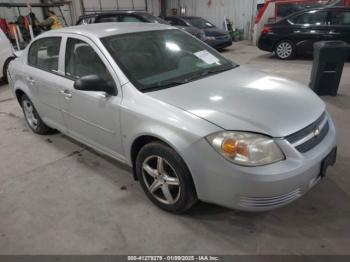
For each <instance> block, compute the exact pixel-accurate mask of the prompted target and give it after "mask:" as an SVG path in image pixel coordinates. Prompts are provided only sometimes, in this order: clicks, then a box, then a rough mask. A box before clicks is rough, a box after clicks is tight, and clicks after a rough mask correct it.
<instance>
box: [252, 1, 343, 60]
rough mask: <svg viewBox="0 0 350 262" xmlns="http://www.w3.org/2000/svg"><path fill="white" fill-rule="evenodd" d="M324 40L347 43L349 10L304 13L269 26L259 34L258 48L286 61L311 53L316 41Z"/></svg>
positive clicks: (334, 8)
mask: <svg viewBox="0 0 350 262" xmlns="http://www.w3.org/2000/svg"><path fill="white" fill-rule="evenodd" d="M327 40H343V41H345V42H347V43H349V44H350V8H344V7H327V8H317V9H312V10H305V11H301V12H297V13H295V14H292V15H290V16H288V17H286V18H284V19H282V20H280V21H278V22H277V23H274V24H268V25H266V26H265V27H264V28H263V30H262V32H261V37H260V40H259V43H258V47H259V48H260V49H261V50H264V51H268V52H275V55H276V56H277V57H278V58H280V59H283V60H285V59H291V58H293V57H295V56H296V55H301V54H303V55H305V54H312V52H313V45H314V43H315V42H318V41H327Z"/></svg>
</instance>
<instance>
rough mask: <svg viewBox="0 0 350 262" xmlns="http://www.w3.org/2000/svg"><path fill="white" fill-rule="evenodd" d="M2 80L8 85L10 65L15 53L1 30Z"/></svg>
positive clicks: (0, 70) (0, 76) (0, 66)
mask: <svg viewBox="0 0 350 262" xmlns="http://www.w3.org/2000/svg"><path fill="white" fill-rule="evenodd" d="M0 46H1V48H0V79H3V81H4V82H5V83H7V73H6V72H7V68H8V65H9V63H10V62H11V60H12V59H13V57H14V51H13V48H12V45H11V43H10V41H9V39H8V38H7V36H6V35H5V33H4V32H3V31H2V30H1V29H0Z"/></svg>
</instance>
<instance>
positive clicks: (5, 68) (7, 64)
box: [2, 57, 15, 84]
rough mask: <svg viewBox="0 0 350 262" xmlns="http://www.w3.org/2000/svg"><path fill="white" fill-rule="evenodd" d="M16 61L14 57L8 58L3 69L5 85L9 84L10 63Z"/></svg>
mask: <svg viewBox="0 0 350 262" xmlns="http://www.w3.org/2000/svg"><path fill="white" fill-rule="evenodd" d="M14 59H15V58H14V57H9V58H7V60H6V61H5V63H4V66H3V68H2V80H3V81H4V82H5V84H8V82H9V81H8V78H7V69H8V67H9V65H10V62H11V61H12V60H14Z"/></svg>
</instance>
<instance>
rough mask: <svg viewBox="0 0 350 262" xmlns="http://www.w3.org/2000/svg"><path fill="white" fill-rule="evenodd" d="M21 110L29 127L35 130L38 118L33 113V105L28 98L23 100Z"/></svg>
mask: <svg viewBox="0 0 350 262" xmlns="http://www.w3.org/2000/svg"><path fill="white" fill-rule="evenodd" d="M23 111H24V115H25V117H26V119H27V122H28V124H29V125H30V127H31V128H33V129H34V130H36V129H37V128H38V124H39V120H38V118H37V117H36V115H35V113H34V107H33V105H32V103H31V102H30V101H28V100H23Z"/></svg>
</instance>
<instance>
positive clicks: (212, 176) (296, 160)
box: [183, 117, 336, 211]
mask: <svg viewBox="0 0 350 262" xmlns="http://www.w3.org/2000/svg"><path fill="white" fill-rule="evenodd" d="M329 124H330V129H329V132H328V134H327V136H326V137H325V138H324V139H323V141H322V142H321V143H320V144H318V145H317V146H316V147H315V148H313V149H312V150H310V151H308V152H306V153H303V154H302V153H300V152H299V151H297V150H296V149H295V148H294V147H292V146H291V144H290V143H289V142H288V141H286V140H284V139H278V140H276V142H277V143H278V145H279V146H280V147H281V149H282V150H283V152H284V153H285V155H286V160H284V161H281V162H278V163H275V164H271V165H266V166H261V167H243V166H238V165H235V164H233V163H231V162H229V161H227V160H226V159H224V158H223V157H222V156H221V155H219V154H218V153H217V152H216V151H215V150H214V149H212V148H211V146H210V145H209V143H208V142H207V141H206V140H205V139H202V140H201V141H199V142H198V143H196V144H195V145H192V146H191V147H190V148H189V149H187V150H186V151H185V152H183V155H184V159H187V160H189V161H187V164H188V167H189V169H190V171H191V173H192V176H193V180H194V183H195V187H196V190H197V195H198V197H199V199H200V200H202V201H205V202H210V203H215V204H218V205H221V206H225V207H229V208H233V209H239V210H245V211H266V210H271V209H274V208H278V207H281V206H284V205H286V204H288V203H291V202H292V201H294V200H296V199H297V198H299V197H301V196H302V195H303V194H305V193H306V192H307V191H308V190H310V189H311V188H312V187H313V186H314V185H315V184H316V183H317V182H318V181H319V180H320V176H319V175H320V172H321V163H322V161H323V160H324V158H325V157H326V156H327V155H328V154H329V153H330V152H331V151H332V150H333V149H334V148H335V147H336V131H335V127H334V124H333V122H332V120H331V118H330V117H329ZM199 152H200V153H199ZM198 155H200V157H194V156H198Z"/></svg>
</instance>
